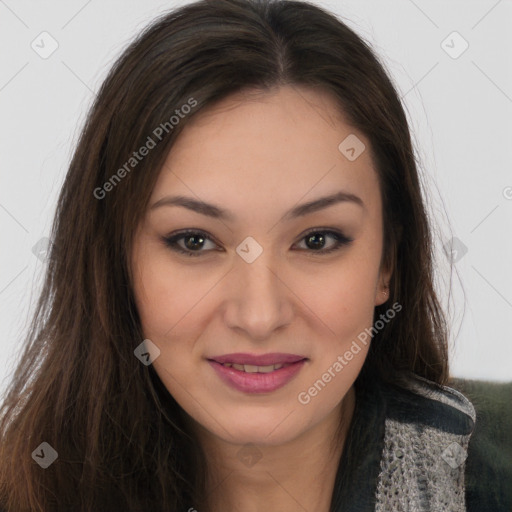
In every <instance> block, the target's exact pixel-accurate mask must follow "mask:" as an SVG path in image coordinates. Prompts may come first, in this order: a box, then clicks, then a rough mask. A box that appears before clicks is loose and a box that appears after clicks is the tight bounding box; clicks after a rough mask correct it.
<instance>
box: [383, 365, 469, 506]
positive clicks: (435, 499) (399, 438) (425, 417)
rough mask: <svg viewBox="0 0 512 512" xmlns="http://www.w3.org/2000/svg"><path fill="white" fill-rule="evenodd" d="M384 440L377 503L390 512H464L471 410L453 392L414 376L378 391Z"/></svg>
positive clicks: (408, 375)
mask: <svg viewBox="0 0 512 512" xmlns="http://www.w3.org/2000/svg"><path fill="white" fill-rule="evenodd" d="M382 392H383V398H384V401H385V403H386V406H385V408H386V413H385V436H384V446H383V450H382V457H381V464H380V466H381V472H380V474H379V481H378V485H377V492H376V498H377V503H378V504H380V505H381V506H382V507H390V509H392V510H406V509H407V510H409V509H412V510H416V509H417V510H427V509H428V510H451V511H453V512H455V511H456V512H462V511H465V510H466V506H465V505H466V504H465V493H464V470H465V465H464V463H465V460H466V458H467V450H468V443H469V439H470V436H471V433H472V431H473V429H474V426H475V416H476V414H475V409H474V407H473V405H472V403H471V402H470V401H469V400H468V399H467V398H466V397H465V396H464V395H463V394H462V393H460V392H459V391H457V390H455V389H452V388H449V387H447V386H439V385H438V384H436V383H434V382H431V381H429V380H426V379H424V378H422V377H419V376H417V375H414V374H407V375H402V376H401V379H400V381H399V382H398V381H397V383H395V384H383V385H382Z"/></svg>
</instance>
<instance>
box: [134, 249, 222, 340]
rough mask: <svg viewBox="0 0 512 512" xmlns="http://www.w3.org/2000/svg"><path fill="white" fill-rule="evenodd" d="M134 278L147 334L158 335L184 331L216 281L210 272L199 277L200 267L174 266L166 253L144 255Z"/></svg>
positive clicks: (169, 334)
mask: <svg viewBox="0 0 512 512" xmlns="http://www.w3.org/2000/svg"><path fill="white" fill-rule="evenodd" d="M134 279H135V284H134V289H135V301H136V305H137V308H138V311H139V315H140V318H141V322H142V326H143V329H144V333H145V335H146V336H148V337H150V336H151V335H152V336H154V337H157V338H164V337H166V336H175V335H176V334H175V333H176V332H178V331H180V332H181V333H182V334H184V333H183V330H184V329H186V326H187V325H188V324H189V323H190V322H191V320H193V319H194V318H196V319H197V316H198V308H200V307H201V303H202V300H203V299H204V298H205V296H206V295H207V294H208V291H209V290H210V289H211V287H212V286H213V284H214V283H213V282H211V281H212V279H209V278H208V277H207V276H206V275H204V276H202V277H201V278H199V279H198V276H197V269H196V270H194V269H192V268H190V269H187V268H181V269H177V268H174V267H173V266H172V265H171V264H170V263H169V258H166V257H165V254H164V255H154V256H146V257H145V258H143V259H142V258H141V259H140V260H139V264H138V266H137V270H136V273H135V277H134ZM196 324H197V322H196Z"/></svg>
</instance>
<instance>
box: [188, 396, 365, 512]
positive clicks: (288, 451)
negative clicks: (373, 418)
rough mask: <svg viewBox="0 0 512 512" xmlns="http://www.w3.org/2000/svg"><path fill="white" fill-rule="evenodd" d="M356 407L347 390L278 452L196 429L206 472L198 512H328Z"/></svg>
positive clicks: (270, 448)
mask: <svg viewBox="0 0 512 512" xmlns="http://www.w3.org/2000/svg"><path fill="white" fill-rule="evenodd" d="M354 407H355V391H354V388H353V387H351V388H350V389H349V391H348V392H347V394H346V395H345V397H344V398H343V400H342V401H341V402H340V404H339V405H338V406H337V407H336V408H335V409H333V411H331V413H330V414H328V416H326V417H325V418H324V419H323V420H322V421H321V422H320V423H318V424H316V425H314V426H313V427H311V428H310V429H309V430H307V431H305V432H303V433H302V434H301V435H300V436H298V437H296V438H294V439H292V440H290V441H288V442H286V443H284V444H280V445H277V446H269V445H255V444H250V445H240V444H232V443H228V442H226V441H224V440H222V439H219V438H218V437H216V436H215V437H214V436H212V435H211V433H209V432H205V431H204V429H199V430H200V431H198V437H199V440H200V442H201V446H202V448H203V451H204V453H205V455H206V460H207V466H208V467H207V472H206V474H207V478H206V488H205V489H203V490H202V491H201V492H200V493H199V494H198V495H199V496H200V500H198V504H197V506H198V507H200V508H198V510H200V511H202V512H221V511H222V512H226V511H235V510H243V511H244V512H263V511H265V512H267V511H268V510H269V504H270V503H271V504H272V508H274V509H276V510H279V511H280V512H296V511H297V510H315V511H318V512H329V509H330V503H331V498H332V494H333V490H334V483H335V478H336V472H337V469H338V465H339V461H340V458H341V454H342V452H343V448H344V445H345V439H346V435H347V432H348V428H349V426H350V423H351V420H352V416H353V412H354ZM242 453H243V454H244V457H242V456H241V454H242Z"/></svg>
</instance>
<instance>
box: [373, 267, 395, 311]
mask: <svg viewBox="0 0 512 512" xmlns="http://www.w3.org/2000/svg"><path fill="white" fill-rule="evenodd" d="M392 273H393V272H392V270H391V269H390V268H386V267H385V268H381V270H380V272H379V280H378V283H377V287H376V290H375V305H376V306H380V305H381V304H384V302H386V301H387V300H388V299H389V294H390V290H389V282H390V280H391V276H392ZM386 292H387V293H386Z"/></svg>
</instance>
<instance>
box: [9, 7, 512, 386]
mask: <svg viewBox="0 0 512 512" xmlns="http://www.w3.org/2000/svg"><path fill="white" fill-rule="evenodd" d="M183 3H188V2H176V1H167V2H165V1H157V0H144V1H142V0H139V1H134V0H130V1H127V0H123V1H121V0H107V1H105V0H104V1H101V2H100V1H99V0H90V1H86V0H85V1H75V0H74V1H67V2H63V1H62V2H58V1H55V0H52V1H45V2H37V1H23V0H5V1H4V0H0V49H1V50H0V52H1V53H0V109H1V114H0V151H1V153H0V154H1V160H0V180H1V181H0V183H1V187H0V229H1V241H2V250H1V252H0V348H1V354H2V356H1V361H2V364H1V366H0V391H1V390H3V389H4V388H5V386H6V384H7V381H8V379H9V375H10V372H12V371H13V369H14V365H15V363H16V361H17V360H18V355H19V354H20V352H21V348H22V346H23V343H24V333H25V330H26V326H27V324H28V321H29V318H30V313H31V311H32V308H33V307H34V305H35V301H36V298H37V293H38V289H39V285H40V283H41V279H42V271H43V270H44V264H43V263H42V262H41V261H40V260H39V259H38V258H37V257H36V256H35V255H34V254H33V252H32V248H33V247H34V245H35V244H36V243H37V242H38V241H39V240H40V239H42V238H43V237H47V236H49V229H50V226H51V220H52V215H53V212H54V208H55V204H56V200H57V196H58V193H59V189H60V186H61V184H62V181H63V179H64V176H65V173H66V170H67V165H68V163H69V160H70V157H71V154H72V150H73V145H74V143H75V142H76V138H77V136H78V133H79V130H80V128H81V126H82V122H83V120H84V115H85V113H86V111H87V109H88V107H89V106H90V104H91V101H92V99H93V97H94V94H95V91H97V90H98V88H99V85H100V84H101V82H102V79H103V78H104V77H105V75H106V72H107V71H108V69H109V68H110V66H111V65H112V63H113V62H114V60H115V58H116V57H117V56H119V54H120V52H121V51H122V50H123V49H124V48H125V47H126V45H127V43H128V42H129V41H130V40H131V39H132V38H133V37H134V36H135V35H136V34H137V33H138V32H139V31H140V30H141V29H142V28H143V27H144V26H146V25H147V24H148V23H149V22H150V21H151V20H152V19H153V18H154V17H155V16H157V15H158V14H160V13H162V12H164V11H167V10H169V9H172V8H173V7H175V6H177V5H181V4H183ZM315 3H317V5H321V6H324V7H326V8H327V9H329V10H331V11H333V12H335V13H336V14H338V15H339V16H341V17H342V19H343V20H344V21H345V22H346V23H347V24H348V25H349V26H350V27H351V28H352V29H354V30H355V31H356V32H357V33H358V34H359V35H360V36H362V37H363V38H364V39H366V40H367V41H368V42H369V43H370V44H371V45H372V46H373V48H374V49H375V50H376V52H377V54H378V55H379V58H380V59H381V61H382V62H383V63H384V65H385V66H386V68H387V70H388V72H389V73H390V75H391V77H392V79H393V81H394V83H395V84H396V86H397V88H398V91H399V93H400V95H401V97H402V101H403V102H404V105H405V108H406V112H407V115H408V118H409V121H410V127H411V131H412V133H413V138H414V141H415V145H416V150H417V153H418V158H419V159H420V162H421V172H422V174H423V180H424V183H425V185H426V191H427V193H428V195H429V198H430V204H431V207H430V210H431V212H432V215H433V216H434V217H435V219H436V222H437V225H438V226H439V229H438V228H435V232H434V234H435V236H436V244H437V247H436V249H437V255H438V262H437V268H438V270H439V278H438V284H439V290H440V292H441V295H442V297H444V298H443V301H444V305H445V306H446V307H448V306H450V308H451V309H450V310H449V313H450V319H451V320H450V324H451V331H452V334H451V349H450V350H451V367H452V374H453V375H455V376H459V377H466V378H474V379H488V380H512V370H511V363H512V335H511V334H510V327H509V325H508V319H509V318H511V317H512V272H511V269H510V266H511V263H512V242H511V234H512V166H511V161H512V158H511V142H512V121H511V118H512V65H511V60H512V59H511V53H512V31H510V30H509V27H510V26H511V22H512V3H511V1H510V0H501V1H495V0H489V1H487V0H485V1H484V0H482V1H471V2H470V1H467V0H464V1H450V2H447V1H446V0H442V1H432V0H429V1H426V0H421V1H420V0H416V1H412V0H394V1H389V0H388V1H386V2H382V1H377V0H374V1H369V0H366V1H361V0H357V1H355V0H353V1H341V0H340V1H328V2H325V1H324V2H315ZM43 31H47V32H48V33H49V34H51V36H52V37H53V38H54V39H55V40H56V41H57V43H58V48H57V50H56V51H55V52H54V53H53V54H52V55H51V56H50V57H48V58H47V59H42V58H41V57H40V56H39V55H38V54H37V53H36V52H35V51H34V50H33V49H32V48H31V43H32V41H34V40H35V41H36V43H37V41H39V40H40V39H38V36H39V35H40V34H41V32H43ZM453 31H456V32H458V33H459V34H460V36H462V38H464V40H466V41H467V43H468V44H469V47H468V48H467V50H466V51H465V52H464V53H462V54H461V55H460V56H458V57H457V58H452V57H451V56H450V55H449V54H448V53H447V51H445V49H444V48H446V49H447V50H448V51H451V52H452V54H453V55H455V53H454V52H459V51H460V49H461V48H463V47H462V46H461V45H462V44H463V41H462V40H461V39H460V38H458V36H453V35H451V36H450V34H452V32H453ZM448 36H450V37H448ZM447 37H448V39H447ZM443 41H445V43H443ZM447 45H449V46H451V47H452V48H451V50H450V49H449V48H447ZM46 47H47V48H48V46H46ZM448 222H449V224H448ZM449 225H451V227H452V230H453V231H452V232H450V231H449V229H448V226H449ZM452 236H454V237H456V238H457V239H459V240H460V241H461V242H462V243H463V244H464V245H465V246H466V247H467V253H466V254H464V255H463V257H462V258H460V259H459V260H458V261H457V262H456V263H455V265H454V274H453V278H452V281H451V289H452V299H451V301H449V300H448V295H447V291H448V289H449V287H450V280H449V274H448V268H449V267H448V258H447V256H446V254H445V252H444V250H443V247H444V245H445V244H446V243H447V241H448V240H450V239H451V237H452ZM459 255H460V253H459Z"/></svg>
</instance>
